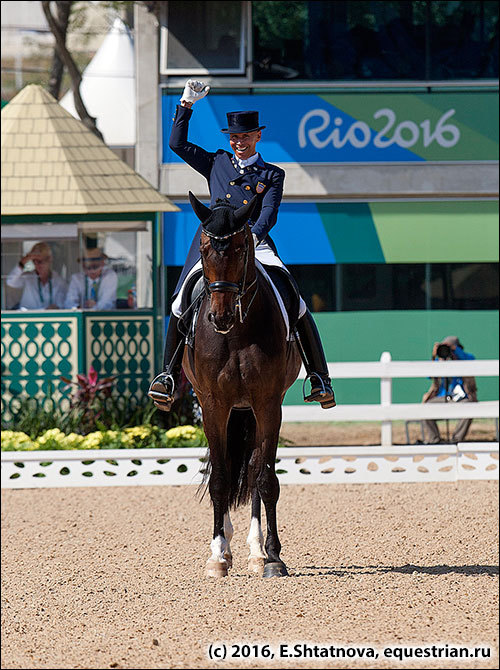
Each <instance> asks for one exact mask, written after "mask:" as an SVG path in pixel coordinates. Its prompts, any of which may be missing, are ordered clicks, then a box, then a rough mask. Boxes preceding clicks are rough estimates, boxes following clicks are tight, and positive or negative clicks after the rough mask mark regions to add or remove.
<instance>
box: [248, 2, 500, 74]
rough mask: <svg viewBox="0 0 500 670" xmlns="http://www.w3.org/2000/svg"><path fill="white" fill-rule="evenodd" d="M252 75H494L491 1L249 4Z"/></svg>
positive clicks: (494, 25)
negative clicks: (250, 7)
mask: <svg viewBox="0 0 500 670" xmlns="http://www.w3.org/2000/svg"><path fill="white" fill-rule="evenodd" d="M252 31H253V48H254V78H255V79H256V80H259V79H260V80H263V79H281V80H282V79H306V80H307V79H308V80H373V79H380V80H405V79H409V80H449V79H473V78H474V79H475V78H486V79H496V78H498V3H497V2H494V1H493V0H479V1H478V2H470V0H462V1H460V2H458V1H441V0H440V1H429V0H414V1H411V0H402V1H400V2H389V1H387V2H369V1H364V0H356V2H349V1H348V0H344V1H341V0H337V1H336V2H331V1H329V0H315V1H314V2H307V1H298V2H281V1H280V0H278V1H275V2H266V1H262V2H261V1H254V2H252Z"/></svg>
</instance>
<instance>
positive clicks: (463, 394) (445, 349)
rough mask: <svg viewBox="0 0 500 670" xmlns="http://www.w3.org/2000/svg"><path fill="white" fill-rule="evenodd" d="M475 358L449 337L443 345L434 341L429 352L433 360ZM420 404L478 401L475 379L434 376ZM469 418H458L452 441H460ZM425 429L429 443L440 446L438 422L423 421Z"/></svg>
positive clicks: (454, 339) (453, 338) (469, 420)
mask: <svg viewBox="0 0 500 670" xmlns="http://www.w3.org/2000/svg"><path fill="white" fill-rule="evenodd" d="M474 358H475V356H473V355H472V354H469V353H467V352H466V351H464V348H463V345H462V344H461V343H460V341H459V339H458V337H456V336H455V335H449V336H448V337H445V338H444V340H443V341H442V342H435V343H434V347H433V349H432V360H441V361H443V360H458V361H468V360H474ZM422 402H477V386H476V379H475V377H463V378H462V377H450V378H448V377H443V378H440V377H435V378H433V379H432V384H431V387H430V389H429V390H428V391H427V393H425V394H424V396H423V398H422ZM471 423H472V419H461V420H460V421H459V422H458V424H457V426H456V428H455V430H454V431H453V435H452V438H451V441H452V442H454V443H456V442H463V441H464V440H465V436H466V435H467V431H468V430H469V427H470V425H471ZM424 429H425V431H426V434H427V438H428V439H427V443H428V444H439V443H440V442H442V440H441V435H440V434H439V429H438V427H437V423H436V422H435V421H434V420H427V421H424Z"/></svg>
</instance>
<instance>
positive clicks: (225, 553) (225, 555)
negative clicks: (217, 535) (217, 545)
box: [224, 551, 233, 569]
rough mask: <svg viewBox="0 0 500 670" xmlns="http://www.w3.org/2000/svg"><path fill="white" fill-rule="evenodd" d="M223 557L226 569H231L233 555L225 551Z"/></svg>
mask: <svg viewBox="0 0 500 670" xmlns="http://www.w3.org/2000/svg"><path fill="white" fill-rule="evenodd" d="M224 558H225V559H226V563H227V567H228V569H231V568H232V567H233V555H232V554H230V553H228V552H227V551H225V552H224Z"/></svg>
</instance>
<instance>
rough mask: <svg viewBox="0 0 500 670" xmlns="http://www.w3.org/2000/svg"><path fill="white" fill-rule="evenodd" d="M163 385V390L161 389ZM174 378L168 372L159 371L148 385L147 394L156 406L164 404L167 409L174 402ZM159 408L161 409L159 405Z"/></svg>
mask: <svg viewBox="0 0 500 670" xmlns="http://www.w3.org/2000/svg"><path fill="white" fill-rule="evenodd" d="M162 387H163V390H161V389H162ZM174 391H175V380H174V378H173V376H172V375H171V374H170V373H169V372H161V373H160V374H159V375H157V376H156V377H155V378H154V379H153V381H152V382H151V384H150V385H149V390H148V396H149V397H150V398H151V399H152V400H153V401H154V402H155V403H158V406H160V405H164V406H165V407H166V408H167V410H169V409H170V407H171V405H172V403H173V402H174ZM160 409H163V407H161V408H160Z"/></svg>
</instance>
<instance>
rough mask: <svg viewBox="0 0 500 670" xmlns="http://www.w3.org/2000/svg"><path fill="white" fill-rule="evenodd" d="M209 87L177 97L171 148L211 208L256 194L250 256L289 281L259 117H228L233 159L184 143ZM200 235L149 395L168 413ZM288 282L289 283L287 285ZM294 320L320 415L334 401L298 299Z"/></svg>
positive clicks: (277, 192)
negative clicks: (205, 190) (278, 243)
mask: <svg viewBox="0 0 500 670" xmlns="http://www.w3.org/2000/svg"><path fill="white" fill-rule="evenodd" d="M209 90H210V87H209V86H206V85H205V84H204V83H203V82H200V81H195V80H192V79H190V80H188V82H187V83H186V86H185V88H184V92H183V94H182V97H181V101H180V105H177V110H176V113H175V117H174V123H173V126H172V130H171V133H170V142H169V146H170V148H171V149H172V150H173V151H174V152H175V153H176V154H177V155H178V156H180V157H181V158H182V159H183V160H184V161H186V163H188V165H190V166H191V167H192V168H194V169H195V170H196V171H197V172H199V173H200V174H202V175H203V176H204V177H205V178H206V179H207V181H208V186H209V189H210V195H211V202H210V204H211V206H214V205H215V203H216V200H217V199H218V198H221V199H226V200H227V201H230V202H231V204H233V205H235V206H236V207H241V206H242V205H245V204H247V202H249V201H250V200H251V198H252V197H253V196H254V195H255V194H256V193H257V194H259V195H260V197H259V201H258V203H257V206H256V208H255V210H254V213H253V214H252V218H251V220H250V221H249V223H250V227H251V230H252V235H253V239H254V243H255V255H256V258H257V260H259V261H260V262H261V263H262V264H263V265H267V266H269V265H271V266H275V267H276V266H277V267H279V268H281V269H282V270H284V271H285V272H286V273H287V275H288V276H289V277H290V278H291V275H290V274H289V272H288V270H287V269H286V268H285V266H284V265H283V263H282V262H281V260H280V259H279V257H278V255H277V252H276V247H275V246H274V242H273V241H272V240H271V238H270V237H269V235H268V233H269V231H270V230H271V228H272V227H273V226H274V224H275V223H276V219H277V216H278V208H279V206H280V203H281V198H282V195H283V182H284V180H285V172H284V171H283V170H282V169H281V168H279V167H277V166H276V165H271V164H270V163H265V162H264V161H263V159H262V157H261V156H260V154H259V153H258V152H257V151H256V144H257V142H259V140H260V139H261V131H262V129H263V128H265V126H260V125H259V114H258V112H255V111H245V112H241V111H240V112H229V113H228V114H227V122H228V127H227V128H224V129H222V132H223V133H225V134H228V135H229V144H230V146H231V149H232V150H233V152H234V153H229V152H228V151H225V150H224V149H219V150H218V151H216V152H215V153H210V152H208V151H205V149H202V148H201V147H199V146H197V145H196V144H193V143H191V142H189V141H188V139H187V135H188V126H189V119H190V118H191V115H192V113H193V112H192V109H191V108H192V106H193V104H194V103H195V102H197V101H198V100H201V99H202V98H204V97H205V96H206V95H207V93H208V92H209ZM199 246H200V230H198V231H197V233H196V235H195V237H194V239H193V243H192V244H191V248H190V250H189V254H188V258H187V261H186V263H185V265H184V268H183V270H182V273H181V276H180V278H179V282H178V284H177V286H176V289H175V292H174V295H175V294H177V297H176V298H175V300H174V302H173V304H172V315H171V317H170V320H169V324H168V329H167V337H166V342H165V352H164V358H163V366H164V372H163V373H161V374H159V375H158V376H157V377H155V379H154V380H153V381H152V382H151V386H150V388H149V395H150V397H151V398H152V399H153V400H154V402H155V405H156V406H157V407H159V408H160V409H162V410H164V411H167V412H168V411H169V410H170V408H171V405H172V402H173V399H174V398H173V396H174V389H175V384H176V381H177V378H178V376H179V374H180V370H181V365H182V349H183V347H182V344H181V343H182V339H181V336H180V333H179V331H178V328H177V326H178V322H179V317H180V316H181V314H182V309H181V304H182V292H183V287H184V286H185V285H186V283H187V282H186V279H187V278H188V277H190V276H191V275H192V274H193V273H194V272H195V271H196V270H197V269H198V268H199V267H200V261H199V259H200V249H199ZM292 281H293V280H292ZM299 317H300V318H299V320H298V322H297V326H296V330H297V332H298V336H299V339H300V344H301V347H302V350H303V351H302V354H303V358H305V360H304V364H305V367H306V371H307V373H308V377H309V379H310V381H311V393H310V395H309V396H307V397H306V398H305V400H306V402H312V401H314V400H317V401H318V402H320V403H321V406H322V407H323V408H325V409H327V408H329V407H335V404H336V403H335V396H334V393H333V390H332V385H331V380H330V377H329V376H328V367H327V364H326V360H325V355H324V352H323V347H322V345H321V340H320V337H319V333H318V330H317V328H316V324H315V323H314V320H313V318H312V315H311V313H310V312H309V310H308V309H307V307H306V305H305V303H304V301H303V300H302V298H300V308H299Z"/></svg>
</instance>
